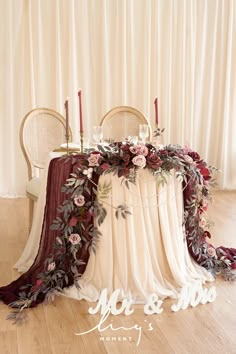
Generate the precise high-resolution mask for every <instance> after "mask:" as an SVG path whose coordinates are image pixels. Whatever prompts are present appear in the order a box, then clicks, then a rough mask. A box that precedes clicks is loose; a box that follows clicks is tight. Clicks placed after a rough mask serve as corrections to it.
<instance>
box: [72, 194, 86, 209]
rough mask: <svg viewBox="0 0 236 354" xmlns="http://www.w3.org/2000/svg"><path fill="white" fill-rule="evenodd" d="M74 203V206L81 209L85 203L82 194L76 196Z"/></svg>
mask: <svg viewBox="0 0 236 354" xmlns="http://www.w3.org/2000/svg"><path fill="white" fill-rule="evenodd" d="M74 203H75V205H77V206H78V207H81V206H83V205H84V203H85V201H84V196H83V195H82V194H80V195H78V196H77V195H76V196H75V197H74Z"/></svg>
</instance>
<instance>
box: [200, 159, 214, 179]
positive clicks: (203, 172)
mask: <svg viewBox="0 0 236 354" xmlns="http://www.w3.org/2000/svg"><path fill="white" fill-rule="evenodd" d="M206 166H207V164H206V162H204V161H200V162H199V163H198V164H197V168H198V169H199V170H200V173H201V175H202V177H203V178H204V179H205V180H208V179H210V178H211V173H210V171H209V169H208V168H207V167H206Z"/></svg>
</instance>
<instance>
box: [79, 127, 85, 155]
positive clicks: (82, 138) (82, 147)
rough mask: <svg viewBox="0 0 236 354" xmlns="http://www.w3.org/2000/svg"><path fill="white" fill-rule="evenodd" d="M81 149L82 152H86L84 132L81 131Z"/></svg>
mask: <svg viewBox="0 0 236 354" xmlns="http://www.w3.org/2000/svg"><path fill="white" fill-rule="evenodd" d="M80 150H81V153H82V154H83V153H84V133H83V132H80Z"/></svg>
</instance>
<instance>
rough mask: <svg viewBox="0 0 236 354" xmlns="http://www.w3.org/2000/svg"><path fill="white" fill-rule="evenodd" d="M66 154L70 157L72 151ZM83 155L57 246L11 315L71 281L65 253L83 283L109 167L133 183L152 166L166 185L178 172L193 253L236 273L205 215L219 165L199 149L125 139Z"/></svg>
mask: <svg viewBox="0 0 236 354" xmlns="http://www.w3.org/2000/svg"><path fill="white" fill-rule="evenodd" d="M63 158H64V159H65V161H66V159H68V158H73V156H65V157H63ZM81 161H82V163H81V164H80V166H79V167H78V168H77V170H76V172H75V173H73V174H71V176H70V178H69V179H68V180H67V181H66V183H65V185H64V186H63V187H62V191H63V192H64V193H65V195H66V198H65V201H64V202H63V204H62V205H60V206H59V208H58V216H57V217H56V219H55V220H54V221H53V224H52V225H51V229H52V230H57V231H58V232H59V234H60V235H59V236H58V237H57V238H56V243H55V245H54V252H53V253H52V254H51V255H50V257H49V258H47V259H46V261H45V271H44V272H42V273H40V274H38V280H37V282H36V283H35V284H33V285H29V287H30V288H29V289H27V293H26V291H25V289H22V291H21V293H20V294H19V300H17V301H14V302H13V303H12V304H11V306H12V307H17V308H18V312H15V313H14V314H11V315H10V317H9V318H14V319H15V320H17V319H19V318H20V317H19V313H20V312H21V311H22V309H23V308H25V307H31V306H32V305H33V304H34V302H35V300H36V299H37V297H38V296H42V294H43V296H44V297H45V299H46V300H47V301H50V300H52V299H53V298H54V295H55V294H56V293H57V292H60V291H61V290H62V289H63V287H66V286H67V284H68V274H67V273H66V272H65V270H64V268H63V267H62V265H63V264H64V262H65V258H66V257H67V259H70V264H69V269H70V273H71V274H72V275H73V279H74V284H75V285H76V286H77V287H79V283H78V280H79V277H80V276H81V274H80V272H79V268H80V266H81V265H83V264H84V262H83V261H82V260H81V259H80V258H79V256H78V254H79V250H80V249H81V247H86V248H89V249H91V250H93V251H96V244H97V242H98V240H99V237H100V236H101V233H100V231H99V229H98V228H97V227H96V226H95V225H94V224H93V223H91V219H92V218H93V217H94V216H95V217H96V218H97V223H98V226H99V225H101V223H103V222H104V220H105V218H106V208H105V207H104V204H105V203H104V200H105V198H106V197H107V195H108V194H109V192H110V188H111V187H110V185H108V184H104V185H99V183H98V180H99V176H101V175H103V174H106V173H113V174H115V175H117V176H118V177H119V178H121V179H122V181H123V183H124V185H125V186H126V187H127V188H129V183H135V181H136V175H137V171H138V170H139V169H142V168H147V169H149V170H150V172H151V173H152V174H153V175H154V176H156V177H157V178H158V182H159V183H161V184H163V185H164V184H165V183H166V181H167V176H168V175H170V174H171V173H172V172H173V170H174V171H175V175H176V178H177V179H179V180H180V181H182V183H183V195H184V224H185V232H186V240H187V245H188V249H189V252H190V254H191V255H192V257H193V258H194V259H195V261H197V262H198V263H199V264H200V265H201V266H203V267H205V268H206V269H207V270H209V271H210V272H212V273H213V274H214V275H217V274H220V273H221V274H223V275H224V276H225V277H226V278H227V279H233V278H235V273H234V269H235V268H236V257H235V253H234V252H231V251H230V249H226V248H224V247H218V248H215V247H214V246H213V245H212V244H210V243H209V242H208V239H210V237H211V235H210V232H209V230H208V227H209V226H210V223H209V222H207V221H206V218H205V214H206V209H207V205H208V202H209V199H210V191H209V189H210V186H211V185H212V184H214V179H213V173H214V172H215V170H216V169H215V168H212V167H210V166H208V165H207V164H206V162H205V161H203V160H202V159H201V158H200V156H199V154H198V153H196V152H194V151H192V150H190V149H189V148H187V147H185V148H182V147H180V146H178V145H168V146H165V147H163V148H161V149H157V148H156V147H155V146H153V145H151V144H146V145H144V144H141V143H138V144H136V145H134V144H132V143H131V142H129V141H126V142H124V143H120V142H119V143H113V144H111V145H109V146H98V149H97V150H96V151H95V150H93V149H90V150H88V151H87V154H85V155H84V158H83V159H82V160H81ZM114 208H115V215H116V217H117V218H118V217H119V215H121V216H122V217H123V218H126V217H127V216H128V214H130V211H129V210H128V208H127V206H125V205H118V206H117V207H115V206H114ZM68 255H69V257H68ZM25 288H27V287H25Z"/></svg>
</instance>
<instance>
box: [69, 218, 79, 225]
mask: <svg viewBox="0 0 236 354" xmlns="http://www.w3.org/2000/svg"><path fill="white" fill-rule="evenodd" d="M77 222H78V218H77V217H76V216H72V218H71V219H70V221H69V225H70V226H75V225H76V224H77Z"/></svg>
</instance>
